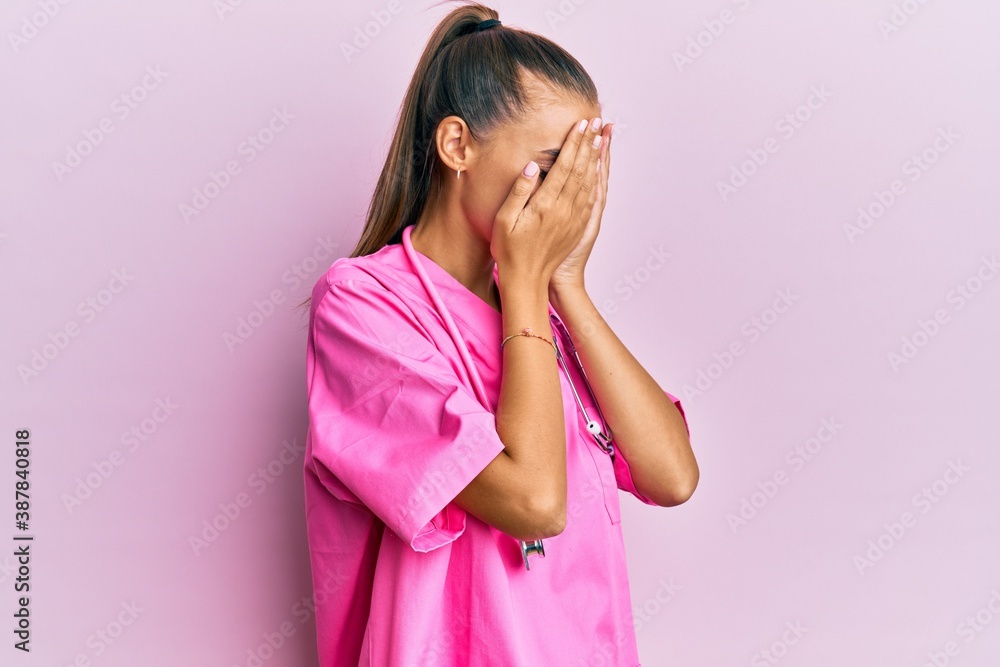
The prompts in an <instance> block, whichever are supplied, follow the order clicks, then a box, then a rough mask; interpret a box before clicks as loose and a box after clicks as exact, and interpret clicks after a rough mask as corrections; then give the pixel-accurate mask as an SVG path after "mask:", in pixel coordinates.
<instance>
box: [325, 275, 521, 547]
mask: <svg viewBox="0 0 1000 667" xmlns="http://www.w3.org/2000/svg"><path fill="white" fill-rule="evenodd" d="M319 295H321V298H320V299H319V301H318V303H317V304H316V306H315V308H314V310H313V314H312V316H311V317H310V330H309V337H310V345H309V355H308V356H309V362H310V363H309V368H307V378H308V402H309V428H310V437H311V443H312V446H311V451H310V456H311V461H312V463H313V464H314V465H321V466H323V467H325V468H326V470H327V471H329V474H327V473H326V471H319V473H318V477H319V479H321V480H326V481H324V485H326V486H327V488H328V489H331V490H332V486H333V485H332V484H331V483H330V482H329V478H330V475H332V476H333V477H335V478H336V481H339V483H340V484H342V485H343V486H344V487H346V488H347V489H348V490H350V492H351V493H353V494H354V495H355V496H356V497H357V499H358V500H359V501H360V502H361V503H363V504H364V505H365V506H367V507H368V509H369V510H371V511H372V513H374V514H375V515H376V516H377V517H378V518H379V519H381V520H382V522H384V523H385V525H386V526H387V527H388V528H389V529H391V530H392V531H393V532H394V533H395V534H396V535H397V536H398V537H399V538H400V539H402V540H403V541H404V542H406V543H407V544H409V545H410V546H411V547H412V548H413V549H414V550H415V551H420V552H427V551H430V550H432V549H435V548H437V547H440V546H443V545H445V544H448V543H450V542H452V541H454V540H455V539H457V538H458V537H459V536H460V535H461V534H462V533H463V532H464V530H465V523H466V516H467V515H466V512H465V511H464V510H463V509H462V508H460V507H459V506H458V505H456V504H454V503H453V502H452V501H453V500H454V498H455V496H457V495H458V493H459V492H460V491H462V489H464V488H465V487H466V486H467V485H468V484H469V482H471V481H472V480H473V479H474V478H475V477H476V475H478V474H479V473H480V472H482V470H483V469H484V468H485V467H486V466H487V465H488V464H489V463H490V461H492V460H493V459H494V458H495V457H496V456H497V454H499V453H500V452H501V451H502V450H503V442H502V441H501V440H500V437H499V435H498V434H497V431H496V419H495V416H494V415H493V413H492V412H490V411H489V410H488V409H486V408H485V407H484V406H483V405H482V404H481V403H480V402H479V400H478V399H477V398H476V396H475V395H474V394H473V393H472V391H471V389H470V388H468V387H466V386H465V385H464V384H463V383H462V381H461V380H460V378H459V377H458V376H457V375H456V373H455V372H454V368H453V367H452V366H451V364H450V362H449V360H448V358H447V357H446V356H445V354H444V353H443V352H441V351H440V350H439V349H438V348H437V347H436V346H435V345H434V344H433V343H432V340H431V338H430V337H429V336H428V334H427V333H426V331H425V329H424V328H423V327H422V326H421V324H420V322H419V321H418V320H417V319H416V318H415V316H414V314H413V311H412V310H411V309H410V308H408V307H407V305H406V303H405V302H404V301H403V300H402V299H401V298H400V297H399V296H397V295H396V294H394V293H393V292H392V291H390V290H389V289H388V288H386V287H384V286H383V285H381V284H380V283H378V282H375V281H374V280H367V279H345V280H341V281H337V282H332V283H330V284H329V290H327V291H325V292H323V291H318V292H317V293H314V300H315V297H316V296H319ZM341 493H342V492H341Z"/></svg>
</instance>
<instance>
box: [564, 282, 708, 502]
mask: <svg viewBox="0 0 1000 667" xmlns="http://www.w3.org/2000/svg"><path fill="white" fill-rule="evenodd" d="M549 298H550V300H551V301H552V305H553V306H554V307H555V309H556V311H557V312H558V313H559V315H560V316H561V318H562V320H563V322H564V323H565V324H566V328H567V329H568V330H569V333H570V335H571V336H572V338H573V343H574V344H575V345H576V349H577V352H578V354H579V355H580V361H581V363H582V364H583V367H584V371H585V372H586V374H587V379H588V380H589V381H590V384H591V388H592V389H593V392H594V396H595V398H596V400H597V402H598V403H599V404H600V407H601V412H602V413H603V415H604V418H605V420H606V421H607V424H608V427H609V428H610V429H611V432H612V434H613V436H614V443H615V445H616V447H617V448H618V449H619V451H620V452H621V454H622V455H623V456H624V457H625V459H626V460H627V461H628V464H629V469H630V470H631V472H632V479H633V481H634V482H635V485H636V489H637V490H638V491H639V492H640V493H641V494H643V495H644V496H646V497H647V498H649V499H650V500H652V501H653V502H655V503H657V504H658V505H664V506H672V505H677V504H680V503H682V502H684V501H685V500H687V498H689V497H690V495H691V493H692V492H693V491H694V488H695V486H696V485H697V483H698V474H699V473H698V464H697V461H696V460H695V457H694V453H693V451H692V449H691V443H690V441H689V439H688V432H687V427H686V426H685V423H684V417H683V416H682V415H681V413H680V411H679V410H678V409H677V407H676V406H675V405H674V404H673V401H671V400H670V398H669V397H668V396H667V395H666V394H665V393H664V391H663V389H662V388H660V386H659V385H658V384H657V383H656V381H655V380H654V379H653V378H652V377H651V376H650V375H649V373H648V372H646V369H644V368H643V367H642V365H641V364H640V363H639V362H638V361H637V360H636V358H635V357H634V356H632V354H631V353H630V352H629V351H628V349H627V348H626V347H625V345H624V344H623V343H622V342H621V341H620V340H619V339H618V336H616V335H615V333H614V331H612V330H611V327H610V326H608V323H607V322H606V321H605V320H604V318H603V317H601V314H600V312H599V311H598V310H597V308H596V306H594V303H593V301H592V300H591V299H590V296H589V295H588V294H587V292H586V289H585V288H584V287H583V286H577V287H566V288H562V289H557V290H550V291H549Z"/></svg>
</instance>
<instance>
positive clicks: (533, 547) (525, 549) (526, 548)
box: [520, 540, 545, 570]
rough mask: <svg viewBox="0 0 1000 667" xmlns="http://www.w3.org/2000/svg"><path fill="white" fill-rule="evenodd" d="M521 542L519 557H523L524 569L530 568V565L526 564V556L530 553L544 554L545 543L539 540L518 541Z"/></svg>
mask: <svg viewBox="0 0 1000 667" xmlns="http://www.w3.org/2000/svg"><path fill="white" fill-rule="evenodd" d="M520 544H521V558H523V559H524V567H525V569H528V570H530V569H531V565H529V564H528V556H529V555H530V554H541V555H542V556H543V557H544V556H545V545H543V544H542V541H541V540H532V541H531V542H523V541H521V542H520Z"/></svg>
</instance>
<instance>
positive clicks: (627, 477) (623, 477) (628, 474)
mask: <svg viewBox="0 0 1000 667" xmlns="http://www.w3.org/2000/svg"><path fill="white" fill-rule="evenodd" d="M663 393H664V394H666V395H667V398H669V399H670V400H671V401H673V402H674V405H675V406H677V410H678V411H680V413H681V417H683V418H684V428H685V429H686V430H687V432H688V435H689V436H690V435H691V429H690V428H689V427H688V420H687V415H685V414H684V408H683V407H682V406H681V399H679V398H677V397H676V396H674V395H673V394H671V393H670V392H669V391H667V390H665V389H664V390H663ZM614 467H615V480H616V481H617V482H618V488H619V489H621V490H622V491H628V492H629V493H631V494H632V495H633V496H635V497H636V498H638V499H639V500H641V501H642V502H644V503H646V504H647V505H657V504H656V503H654V502H653V501H652V500H650V499H649V498H647V497H646V496H644V495H642V494H641V493H640V492H639V490H638V489H637V488H635V481H633V479H632V470H631V469H630V468H629V465H628V461H627V460H626V459H625V456H624V455H623V454H622V451H621V450H620V449H617V448H616V449H615V462H614Z"/></svg>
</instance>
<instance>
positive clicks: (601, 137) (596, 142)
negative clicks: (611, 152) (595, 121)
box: [594, 134, 604, 148]
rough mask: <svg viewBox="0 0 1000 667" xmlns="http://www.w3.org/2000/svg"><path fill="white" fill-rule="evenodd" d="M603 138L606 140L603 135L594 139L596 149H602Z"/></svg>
mask: <svg viewBox="0 0 1000 667" xmlns="http://www.w3.org/2000/svg"><path fill="white" fill-rule="evenodd" d="M603 138H604V135H603V134H599V135H597V136H596V137H594V148H600V147H601V139H603Z"/></svg>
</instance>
